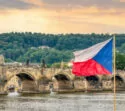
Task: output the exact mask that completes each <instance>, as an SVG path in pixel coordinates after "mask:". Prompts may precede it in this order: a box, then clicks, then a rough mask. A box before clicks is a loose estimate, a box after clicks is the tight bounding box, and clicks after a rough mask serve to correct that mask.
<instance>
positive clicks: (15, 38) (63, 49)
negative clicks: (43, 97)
mask: <svg viewBox="0 0 125 111" xmlns="http://www.w3.org/2000/svg"><path fill="white" fill-rule="evenodd" d="M112 36H113V35H109V34H95V33H92V34H65V35H64V34H57V35H54V34H42V33H31V32H25V33H16V32H15V33H14V32H12V33H3V34H0V54H3V55H4V56H5V60H6V61H7V62H12V61H18V62H26V60H27V59H28V58H29V59H30V62H35V63H41V61H42V59H44V60H45V62H46V63H47V65H48V66H50V65H51V64H53V63H58V62H61V61H62V60H63V61H64V62H68V61H69V60H70V59H72V58H73V54H72V52H73V51H76V50H80V49H84V48H87V47H89V46H91V45H93V44H96V43H99V42H101V41H104V40H106V39H109V38H111V37H112ZM46 46H47V47H46ZM116 46H117V50H118V51H119V52H120V53H125V34H116ZM118 56H120V58H122V56H121V55H118ZM117 58H118V57H117ZM118 59H119V58H118ZM119 61H121V60H120V59H119ZM121 62H122V61H121ZM118 68H119V67H118Z"/></svg>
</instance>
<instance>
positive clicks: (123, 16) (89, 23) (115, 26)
mask: <svg viewBox="0 0 125 111" xmlns="http://www.w3.org/2000/svg"><path fill="white" fill-rule="evenodd" d="M6 32H38V33H39V32H40V33H52V34H59V33H64V34H65V33H111V34H112V33H124V32H125V0H0V33H6Z"/></svg>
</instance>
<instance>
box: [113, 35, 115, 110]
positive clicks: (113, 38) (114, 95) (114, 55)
mask: <svg viewBox="0 0 125 111" xmlns="http://www.w3.org/2000/svg"><path fill="white" fill-rule="evenodd" d="M115 43H116V40H115V35H114V37H113V75H114V111H116V53H115V52H116V46H115Z"/></svg>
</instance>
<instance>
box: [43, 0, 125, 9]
mask: <svg viewBox="0 0 125 111" xmlns="http://www.w3.org/2000/svg"><path fill="white" fill-rule="evenodd" d="M41 1H42V2H43V3H45V4H48V5H49V6H52V5H53V6H54V7H56V6H59V5H60V6H63V5H65V7H74V6H80V7H91V6H96V7H99V8H124V7H125V3H122V2H121V1H124V0H41Z"/></svg>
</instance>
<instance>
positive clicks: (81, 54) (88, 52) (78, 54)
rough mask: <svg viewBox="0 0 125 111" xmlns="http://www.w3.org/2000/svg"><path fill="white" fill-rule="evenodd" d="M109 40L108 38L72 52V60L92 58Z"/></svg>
mask: <svg viewBox="0 0 125 111" xmlns="http://www.w3.org/2000/svg"><path fill="white" fill-rule="evenodd" d="M110 40H111V39H108V40H106V41H104V42H101V43H98V44H95V45H93V46H91V47H89V48H87V49H84V50H80V51H75V52H73V53H74V55H75V60H74V62H83V61H87V60H89V59H91V58H93V57H94V56H95V55H96V54H97V53H98V52H99V51H100V50H101V49H102V48H103V47H104V46H105V45H106V44H107V43H108V42H109V41H110Z"/></svg>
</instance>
